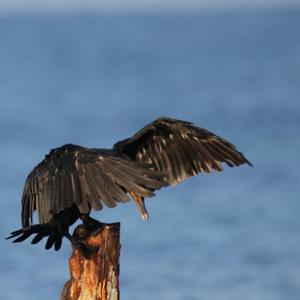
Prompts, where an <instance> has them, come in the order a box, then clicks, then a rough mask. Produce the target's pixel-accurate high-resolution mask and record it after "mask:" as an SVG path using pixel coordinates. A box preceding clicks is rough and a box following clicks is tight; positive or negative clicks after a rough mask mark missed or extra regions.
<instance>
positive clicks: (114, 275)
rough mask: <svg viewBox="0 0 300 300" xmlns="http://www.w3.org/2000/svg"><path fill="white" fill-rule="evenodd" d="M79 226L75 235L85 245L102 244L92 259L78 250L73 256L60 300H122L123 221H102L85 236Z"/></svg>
mask: <svg viewBox="0 0 300 300" xmlns="http://www.w3.org/2000/svg"><path fill="white" fill-rule="evenodd" d="M85 230H86V228H85V226H84V225H79V226H78V227H77V228H76V229H75V231H74V234H73V236H74V237H76V239H77V240H78V237H80V238H79V239H80V240H82V241H83V242H84V244H87V245H89V246H92V247H99V250H98V251H95V252H94V253H92V255H91V257H90V258H89V259H87V258H85V257H84V256H83V254H82V253H81V252H80V251H79V250H78V249H73V253H72V255H71V257H70V261H69V264H70V274H71V278H70V279H69V280H68V281H67V282H66V283H65V285H64V289H63V291H62V295H61V298H60V299H61V300H119V296H120V293H119V256H120V223H114V224H103V225H102V226H101V227H100V228H99V229H97V230H96V231H94V232H93V234H91V235H88V236H84V235H85V232H86V231H85Z"/></svg>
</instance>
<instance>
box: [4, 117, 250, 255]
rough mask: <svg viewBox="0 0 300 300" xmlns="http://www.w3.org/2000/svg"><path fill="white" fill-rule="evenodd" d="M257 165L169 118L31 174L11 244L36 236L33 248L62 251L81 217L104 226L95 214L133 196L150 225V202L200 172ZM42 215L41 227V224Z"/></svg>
mask: <svg viewBox="0 0 300 300" xmlns="http://www.w3.org/2000/svg"><path fill="white" fill-rule="evenodd" d="M222 163H225V164H227V165H228V166H229V167H234V166H239V165H241V164H244V163H247V164H248V165H250V166H252V165H251V163H250V162H249V161H248V160H247V159H246V158H245V156H244V155H243V154H242V153H241V152H239V151H238V150H237V149H236V147H235V146H234V145H233V144H231V143H229V142H228V141H226V140H224V139H222V138H221V137H219V136H217V135H215V134H213V133H212V132H210V131H208V130H206V129H203V128H199V127H196V126H194V125H193V124H192V123H190V122H186V121H181V120H176V119H171V118H166V117H161V118H158V119H156V120H155V121H153V122H152V123H150V124H148V125H147V126H145V127H144V128H143V129H141V130H140V131H139V132H137V133H136V134H135V135H134V136H132V137H131V138H128V139H125V140H123V141H120V142H118V143H116V144H115V145H114V146H113V148H112V149H90V148H84V147H81V146H76V145H72V144H67V145H64V146H62V147H60V148H56V149H53V150H51V151H50V153H49V154H48V155H46V156H45V158H44V160H43V161H42V162H41V163H39V164H38V165H37V166H36V167H35V168H34V169H33V170H32V172H31V173H30V174H29V175H28V177H27V180H26V183H25V187H24V191H23V196H22V229H20V230H17V231H14V232H12V233H11V235H10V236H9V237H8V238H16V239H15V240H14V242H21V241H23V240H25V239H27V238H28V237H29V236H31V235H32V234H35V237H34V238H33V240H32V244H36V243H38V242H39V241H40V240H41V239H42V238H44V237H48V239H47V242H46V247H45V248H46V249H50V248H51V247H52V246H53V245H54V248H55V250H58V249H60V247H61V244H62V239H63V237H64V236H65V237H67V238H68V239H70V241H71V242H72V244H73V245H74V246H75V247H76V246H78V244H77V243H76V241H75V240H74V238H73V237H72V236H71V235H70V234H69V227H70V226H71V225H72V224H73V223H74V222H76V221H77V220H78V219H79V218H80V219H81V220H82V221H83V223H84V224H86V225H88V226H89V225H91V224H94V223H95V222H97V221H96V220H94V219H92V218H91V217H90V216H89V213H90V211H91V210H101V209H102V208H103V204H104V205H106V206H108V207H114V206H116V203H117V202H127V201H129V200H130V197H129V195H131V197H132V198H133V199H134V201H135V203H136V204H137V206H138V208H139V210H140V213H141V217H142V219H143V220H147V219H148V212H147V210H146V208H145V204H144V198H145V197H152V196H154V191H155V190H158V189H160V188H161V187H163V186H167V185H175V184H177V183H179V182H180V181H182V180H184V179H186V178H188V177H190V176H194V175H196V174H198V173H200V172H206V173H210V172H212V171H218V172H220V171H222V170H223V166H222ZM35 210H37V211H38V219H39V224H33V213H34V211H35Z"/></svg>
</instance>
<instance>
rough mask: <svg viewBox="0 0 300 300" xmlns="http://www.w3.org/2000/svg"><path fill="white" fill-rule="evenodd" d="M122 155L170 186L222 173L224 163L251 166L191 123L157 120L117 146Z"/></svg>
mask: <svg viewBox="0 0 300 300" xmlns="http://www.w3.org/2000/svg"><path fill="white" fill-rule="evenodd" d="M114 150H115V151H116V152H121V153H124V154H126V155H128V156H129V157H131V158H132V159H134V160H136V161H138V162H141V163H143V162H144V163H145V162H147V163H152V164H153V168H154V169H155V170H158V171H162V172H163V173H165V174H166V182H167V184H176V183H178V182H180V181H182V180H184V179H186V178H188V177H190V176H193V175H196V174H198V173H199V172H206V173H211V172H212V171H218V172H220V171H222V170H223V166H222V163H226V164H227V165H228V166H230V167H233V166H239V165H241V164H244V163H246V164H248V165H250V166H252V165H251V163H250V162H249V161H248V160H247V159H246V158H245V157H244V155H243V154H242V153H241V152H239V151H238V150H237V149H236V147H235V146H234V145H233V144H231V143H229V142H228V141H226V140H224V139H223V138H221V137H219V136H217V135H215V134H213V133H212V132H210V131H208V130H206V129H203V128H199V127H196V126H194V125H193V124H192V123H190V122H186V121H181V120H176V119H171V118H165V117H162V118H158V119H157V120H155V121H153V122H152V123H150V124H148V125H147V126H145V127H144V128H143V129H141V130H140V131H139V132H137V133H136V134H135V135H134V136H133V137H131V138H129V139H126V140H123V141H120V142H118V143H116V144H115V145H114Z"/></svg>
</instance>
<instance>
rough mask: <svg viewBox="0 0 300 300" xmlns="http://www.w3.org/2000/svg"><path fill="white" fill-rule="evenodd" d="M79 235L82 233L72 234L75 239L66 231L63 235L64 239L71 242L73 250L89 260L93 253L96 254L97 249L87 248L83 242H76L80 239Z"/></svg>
mask: <svg viewBox="0 0 300 300" xmlns="http://www.w3.org/2000/svg"><path fill="white" fill-rule="evenodd" d="M75 231H76V230H75ZM80 234H82V233H79V234H78V233H77V232H76V234H74V235H75V237H76V238H75V237H74V236H72V235H71V234H70V233H69V232H68V231H67V232H65V233H64V235H65V237H66V238H67V239H68V240H69V241H70V242H71V244H72V246H73V247H74V248H75V249H78V250H79V251H80V252H81V253H82V254H83V256H84V257H85V258H86V259H89V258H91V256H92V254H93V253H95V252H98V250H99V247H93V246H89V245H87V244H85V243H84V242H82V241H80V240H78V239H80V237H79V236H80Z"/></svg>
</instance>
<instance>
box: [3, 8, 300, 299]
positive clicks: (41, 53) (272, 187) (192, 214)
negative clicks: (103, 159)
mask: <svg viewBox="0 0 300 300" xmlns="http://www.w3.org/2000/svg"><path fill="white" fill-rule="evenodd" d="M299 53H300V11H287V10H286V11H265V12H254V11H253V12H235V13H214V14H213V13H211V14H209V13H206V14H205V13H202V14H201V13H199V14H194V15H181V16H180V15H152V16H151V15H148V16H138V15H136V16H133V15H132V16H130V15H128V16H121V15H119V16H118V15H115V16H113V15H111V16H105V15H103V16H101V15H99V16H97V15H94V16H92V15H86V16H62V15H61V16H47V17H46V16H44V17H41V16H40V17H38V16H22V15H19V16H10V17H8V16H7V17H5V16H2V17H0V141H1V144H0V145H1V147H0V199H1V201H0V216H1V217H0V257H1V261H0V298H1V299H11V300H20V299H23V300H26V299H30V300H40V299H49V300H50V299H51V300H52V299H59V295H60V292H61V290H62V287H63V284H64V282H65V281H66V280H67V279H68V278H69V273H68V258H69V255H70V251H71V249H70V245H69V243H68V242H66V241H65V242H64V244H63V248H62V250H61V251H60V252H54V251H45V250H44V249H43V246H44V245H43V243H42V244H41V245H37V246H32V245H30V244H29V243H28V242H24V243H22V244H18V245H15V244H12V243H11V242H10V241H5V240H4V238H5V237H6V236H7V235H8V233H9V232H10V231H12V230H14V229H17V228H19V227H20V209H21V193H22V188H23V184H24V181H25V178H26V176H27V174H28V173H29V172H30V170H31V169H32V168H33V166H35V164H37V163H38V162H39V161H40V160H41V159H42V158H43V156H44V155H45V154H46V153H47V152H48V150H49V149H50V148H54V147H57V146H60V145H62V144H65V143H69V142H72V143H75V144H80V145H85V146H91V147H110V146H111V145H112V144H113V143H114V142H116V141H118V140H120V139H123V138H126V137H128V136H130V135H132V134H133V133H135V132H136V131H137V130H138V129H140V128H141V127H142V126H144V125H145V124H146V123H147V122H150V121H151V120H153V119H154V118H156V117H158V116H160V115H166V116H172V117H177V118H181V119H186V120H190V121H193V122H194V123H196V124H197V125H199V126H202V127H205V128H208V129H209V130H211V131H213V132H215V133H217V134H219V135H221V136H223V137H225V138H227V139H229V140H230V141H232V142H233V143H234V144H236V145H237V146H238V148H239V149H240V150H241V151H243V152H244V154H246V156H247V157H248V158H249V160H250V161H251V162H252V163H253V164H254V166H255V167H254V168H250V167H247V166H242V167H240V168H234V169H229V168H226V169H225V171H224V172H223V173H221V174H212V175H210V176H207V175H199V176H197V177H195V178H192V179H190V180H188V181H186V182H184V183H182V184H180V185H178V186H176V187H175V188H174V187H170V188H166V189H163V190H161V191H158V192H157V196H156V197H155V198H153V199H149V200H148V201H147V202H146V204H147V207H148V210H149V213H150V220H149V222H147V223H144V222H142V221H141V219H140V218H139V214H138V211H137V209H136V207H135V205H134V204H132V203H130V204H127V205H119V206H118V207H117V208H115V209H112V210H110V209H105V210H103V211H101V212H99V213H96V214H95V215H94V216H95V217H97V218H99V219H100V220H102V221H105V222H115V221H121V224H122V232H121V242H122V254H121V278H120V280H121V299H128V300H140V299H143V300H150V299H151V300H152V299H165V300H167V299H172V300H194V299H195V300H196V299H197V300H198V299H200V300H211V299H212V300H219V299H220V300H223V299H225V300H226V299H230V300H240V299H244V300H269V299H270V300H279V299H284V300H286V299H288V300H294V299H295V300H296V299H300V235H299V231H300V218H299V212H300V198H299V194H300V187H299V178H300V170H299V166H300V164H299V153H300V138H299V129H300V101H299V97H300V56H299Z"/></svg>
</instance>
